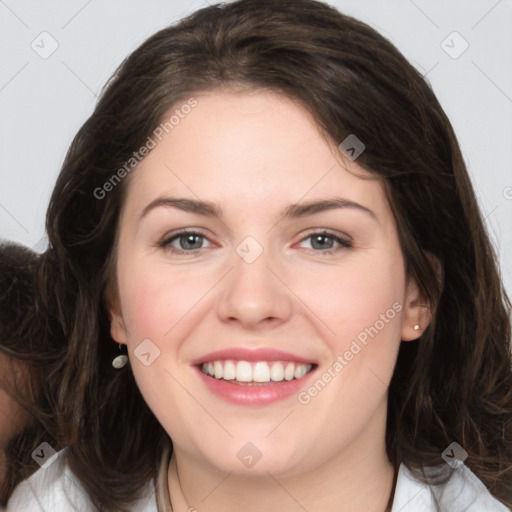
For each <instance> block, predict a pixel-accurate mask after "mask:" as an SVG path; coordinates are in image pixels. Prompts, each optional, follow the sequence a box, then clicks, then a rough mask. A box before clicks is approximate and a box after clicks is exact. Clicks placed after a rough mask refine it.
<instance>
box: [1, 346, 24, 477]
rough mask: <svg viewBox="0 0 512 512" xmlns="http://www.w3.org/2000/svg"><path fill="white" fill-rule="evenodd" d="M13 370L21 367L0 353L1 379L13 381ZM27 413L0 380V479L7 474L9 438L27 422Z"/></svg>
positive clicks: (20, 369) (18, 369) (19, 369)
mask: <svg viewBox="0 0 512 512" xmlns="http://www.w3.org/2000/svg"><path fill="white" fill-rule="evenodd" d="M15 371H18V372H21V371H23V369H22V368H19V365H16V364H15V363H14V362H13V361H12V360H9V358H8V357H7V356H5V355H4V354H2V353H0V375H2V379H8V380H9V381H14V378H15ZM28 419H29V415H28V413H27V412H26V411H25V409H23V407H21V406H20V405H19V404H18V402H16V400H14V399H13V398H12V396H11V395H10V394H9V393H7V391H6V390H5V389H3V388H2V383H1V382H0V480H3V479H4V478H5V477H6V476H7V474H6V471H7V459H6V455H5V449H6V447H7V444H8V442H9V441H10V439H11V438H12V437H13V436H14V435H15V434H17V433H18V432H20V431H21V430H22V428H23V427H24V425H25V424H27V423H28Z"/></svg>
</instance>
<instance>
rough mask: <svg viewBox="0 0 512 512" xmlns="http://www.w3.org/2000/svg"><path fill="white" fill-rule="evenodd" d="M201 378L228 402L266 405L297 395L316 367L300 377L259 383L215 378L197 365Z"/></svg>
mask: <svg viewBox="0 0 512 512" xmlns="http://www.w3.org/2000/svg"><path fill="white" fill-rule="evenodd" d="M195 370H196V371H197V372H198V374H199V377H200V379H201V380H202V381H203V382H204V383H205V385H206V387H207V388H208V389H209V390H210V391H211V392H212V393H213V394H214V395H216V396H218V397H219V398H222V399H223V400H226V401H227V402H230V403H233V404H237V405H266V404H270V403H273V402H277V401H278V400H284V399H285V398H288V397H290V396H292V395H296V394H297V393H298V392H299V391H301V390H302V389H303V388H304V386H305V385H306V384H307V383H308V382H309V380H310V378H311V375H312V374H313V373H315V369H313V370H311V371H310V372H309V373H307V374H306V375H304V377H301V378H300V379H293V380H284V381H282V382H271V383H269V384H264V383H257V384H256V385H248V384H231V383H230V381H225V380H219V379H214V378H213V377H209V376H208V375H205V374H204V373H203V372H202V371H201V369H200V368H198V367H197V366H196V367H195Z"/></svg>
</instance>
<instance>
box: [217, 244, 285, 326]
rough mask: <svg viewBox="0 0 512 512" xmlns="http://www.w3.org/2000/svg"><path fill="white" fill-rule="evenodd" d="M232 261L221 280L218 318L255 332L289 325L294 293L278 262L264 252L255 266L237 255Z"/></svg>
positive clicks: (255, 261)
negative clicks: (268, 327)
mask: <svg viewBox="0 0 512 512" xmlns="http://www.w3.org/2000/svg"><path fill="white" fill-rule="evenodd" d="M271 260H272V261H271ZM232 261H233V268H232V270H231V272H229V273H228V275H227V276H226V278H225V279H223V280H222V288H221V296H220V299H219V301H218V303H217V308H218V310H217V313H218V316H219V318H220V319H221V320H222V321H223V322H229V323H238V324H240V326H243V327H244V328H246V329H252V330H254V329H260V328H262V327H264V326H266V325H270V324H271V325H279V324H280V323H282V322H286V321H287V320H288V319H289V317H290V315H291V313H292V308H293V293H292V292H291V290H290V289H289V288H288V287H287V285H286V276H285V275H284V274H285V272H284V271H280V268H281V267H280V266H279V265H278V264H277V263H276V261H275V258H270V257H269V255H268V253H267V252H266V251H265V250H263V252H262V253H261V254H260V255H259V256H258V257H257V258H256V259H255V260H254V261H252V262H249V261H251V260H250V259H244V258H243V257H241V256H239V254H238V253H236V252H235V254H234V256H233V260H232Z"/></svg>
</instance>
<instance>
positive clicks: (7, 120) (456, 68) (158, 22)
mask: <svg viewBox="0 0 512 512" xmlns="http://www.w3.org/2000/svg"><path fill="white" fill-rule="evenodd" d="M210 3H214V2H213V1H212V0H210ZM328 3H330V4H331V5H334V6H335V7H337V8H338V9H339V10H340V11H342V12H344V13H346V14H350V15H353V16H355V17H357V18H359V19H361V20H363V21H365V22H366V23H368V24H370V25H371V26H373V27H374V28H376V29H377V30H378V31H379V32H380V33H382V34H383V35H384V36H386V37H387V38H389V39H390V40H391V41H392V42H393V43H394V44H395V45H397V46H398V48H399V49H400V50H401V51H402V52H403V53H404V55H405V56H406V57H407V58H408V59H409V61H410V62H411V63H412V64H413V65H414V66H416V67H417V68H418V69H419V70H420V71H421V72H422V73H423V74H426V76H427V78H428V80H429V81H430V82H431V84H432V86H433V89H434V91H435V92H436V94H437V96H438V98H439V100H440V102H441V104H442V106H443V108H444V109H445V111H446V113H447V115H448V117H449V118H450V120H451V121H452V124H453V126H454V129H455V132H456V133H457V136H458V138H459V141H460V144H461V147H462V151H463V154H464V155H465V159H466V162H467V164H468V167H469V172H470V174H471V177H472V180H473V184H474V186H475V189H476V192H477V195H478V198H479V202H480V205H481V208H482V211H483V212H484V216H485V219H486V223H487V227H488V230H489V233H490V235H491V238H492V240H493V243H494V245H495V247H496V250H497V252H498V254H499V257H500V264H501V270H502V275H503V280H504V283H505V286H506V288H507V291H508V293H509V295H511V296H512V64H511V63H512V30H511V27H512V0H452V1H443V0H436V1H428V0H393V1H381V0H367V1H364V2H362V1H356V0H337V1H330V2H328ZM206 5H207V2H206V1H205V0H198V1H187V0H177V1H163V0H144V1H141V0H136V1H131V2H123V1H121V0H111V1H108V2H107V1H100V0H88V1H87V0H53V1H47V2H40V1H38V0H25V1H18V2H16V1H15V0H0V38H1V47H0V48H1V59H0V112H1V116H2V122H1V124H0V130H1V132H0V237H1V238H4V239H10V240H15V241H18V242H21V243H23V244H25V245H28V246H30V247H33V248H35V249H36V250H39V251H41V250H44V248H45V245H46V240H45V236H44V216H45V211H46V207H47V203H48V199H49V196H50V193H51V190H52V188H53V185H54V182H55V179H56V176H57V174H58V172H59V169H60V166H61V164H62V161H63V158H64V155H65V153H66V150H67V148H68V146H69V144H70V143H71V140H72V138H73V136H74V134H75V133H76V131H77V130H78V129H79V127H80V126H81V125H82V123H83V122H84V121H85V120H86V118H87V117H88V115H89V114H90V113H91V112H92V110H93V107H94V104H95V101H96V99H97V95H98V93H99V91H100V89H101V87H102V86H103V85H104V83H105V82H106V81H107V79H108V78H109V77H110V75H111V74H112V73H113V71H114V69H115V68H116V66H117V65H118V64H119V63H120V62H121V61H122V60H123V59H124V57H126V56H127V55H128V54H129V53H130V52H131V51H133V50H134V49H135V48H136V47H137V46H138V45H139V44H140V43H141V42H142V41H143V40H145V39H146V38H147V37H149V36H150V35H151V34H153V33H154V32H156V31H157V30H158V29H160V28H163V27H165V26H167V25H169V24H170V23H172V22H174V21H176V20H178V19H180V18H181V17H183V16H184V15H186V14H189V13H191V12H192V11H194V10H196V9H198V8H200V7H202V6H206ZM454 31H456V32H458V33H459V34H460V36H461V37H462V39H461V38H460V37H459V36H457V35H453V34H452V33H453V32H454ZM43 32H47V33H48V34H49V35H41V33H43ZM443 41H444V43H443ZM464 41H466V42H467V44H468V45H469V46H468V48H467V50H466V51H464V52H463V53H462V54H460V55H458V53H460V51H461V50H462V49H463V48H464V46H465V45H466V43H464ZM52 44H53V45H58V47H57V49H56V50H55V51H54V53H52V54H51V55H49V56H46V55H44V52H45V51H46V52H48V51H49V50H51V48H52ZM445 50H446V51H445ZM447 51H448V52H451V53H452V55H451V56H450V55H449V54H448V53H447ZM41 54H43V56H46V57H47V58H42V56H41ZM454 56H456V57H457V58H453V57H454Z"/></svg>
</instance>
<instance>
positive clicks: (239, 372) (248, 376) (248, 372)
mask: <svg viewBox="0 0 512 512" xmlns="http://www.w3.org/2000/svg"><path fill="white" fill-rule="evenodd" d="M215 378H216V379H218V378H219V377H217V376H216V377H215ZM236 380H238V381H239V382H251V380H252V368H251V363H248V362H247V361H238V363H237V364H236Z"/></svg>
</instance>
